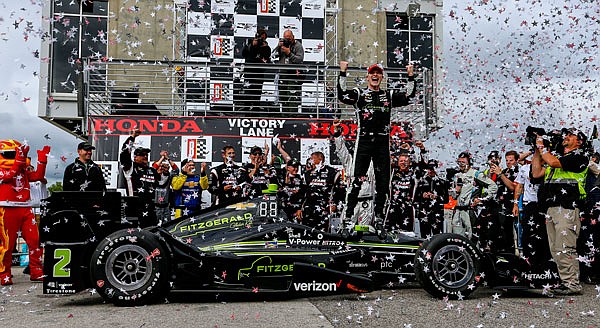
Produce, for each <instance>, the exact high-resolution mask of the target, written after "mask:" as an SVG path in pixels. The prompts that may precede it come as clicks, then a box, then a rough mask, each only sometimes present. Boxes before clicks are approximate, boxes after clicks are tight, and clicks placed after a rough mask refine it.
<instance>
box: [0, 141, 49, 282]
mask: <svg viewBox="0 0 600 328" xmlns="http://www.w3.org/2000/svg"><path fill="white" fill-rule="evenodd" d="M28 152H29V146H27V145H21V143H19V142H18V141H15V140H2V141H0V283H1V284H2V285H12V274H11V271H10V267H11V263H12V251H13V249H14V248H15V243H16V241H17V232H18V231H19V230H20V231H21V235H22V237H23V238H24V239H25V242H26V243H27V248H28V249H29V268H30V279H31V280H32V281H42V280H43V276H44V274H43V272H42V248H41V247H40V237H39V231H38V227H37V224H36V222H35V216H34V215H33V211H32V209H31V206H30V204H29V200H30V197H29V182H30V181H40V180H42V179H44V176H45V175H46V163H47V162H48V153H49V152H50V147H49V146H45V147H44V149H42V150H38V151H37V153H38V165H37V169H36V170H35V171H28V170H27V169H26V168H27V166H28V159H27V153H28Z"/></svg>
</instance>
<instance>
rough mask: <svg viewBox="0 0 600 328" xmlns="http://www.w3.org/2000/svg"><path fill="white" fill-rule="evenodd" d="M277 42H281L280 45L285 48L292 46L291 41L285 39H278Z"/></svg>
mask: <svg viewBox="0 0 600 328" xmlns="http://www.w3.org/2000/svg"><path fill="white" fill-rule="evenodd" d="M279 42H281V45H282V46H284V47H286V48H289V47H290V46H291V45H292V40H290V39H286V38H281V39H279Z"/></svg>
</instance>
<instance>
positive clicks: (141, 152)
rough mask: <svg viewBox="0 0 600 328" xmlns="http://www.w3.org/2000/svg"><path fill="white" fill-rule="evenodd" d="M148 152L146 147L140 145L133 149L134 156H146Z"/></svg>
mask: <svg viewBox="0 0 600 328" xmlns="http://www.w3.org/2000/svg"><path fill="white" fill-rule="evenodd" d="M148 154H150V149H148V148H141V147H140V148H136V149H135V150H134V151H133V155H135V156H146V155H148Z"/></svg>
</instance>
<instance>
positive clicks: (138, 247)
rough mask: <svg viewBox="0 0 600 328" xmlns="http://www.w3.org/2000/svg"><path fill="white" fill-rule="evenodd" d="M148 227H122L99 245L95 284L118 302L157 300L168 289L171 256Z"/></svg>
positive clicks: (92, 266) (92, 271) (130, 303)
mask: <svg viewBox="0 0 600 328" xmlns="http://www.w3.org/2000/svg"><path fill="white" fill-rule="evenodd" d="M164 249H165V248H164V247H163V246H162V245H161V243H160V242H159V240H158V237H157V236H156V235H154V234H152V233H151V232H148V231H145V230H137V229H136V230H133V229H129V230H119V231H116V232H114V233H112V234H111V235H109V236H108V237H106V238H104V239H103V240H102V241H101V242H100V243H99V244H98V246H97V247H96V249H95V251H94V253H93V255H92V258H91V263H90V276H91V280H92V283H93V284H94V288H95V289H96V291H97V292H98V294H100V295H101V296H102V297H103V298H104V299H105V300H106V301H108V302H111V303H113V304H115V305H118V306H137V305H144V304H150V303H155V302H156V301H158V300H161V299H162V298H164V296H165V295H166V293H167V292H168V290H169V289H168V286H169V282H168V268H169V263H168V262H169V256H168V255H167V253H165V251H164Z"/></svg>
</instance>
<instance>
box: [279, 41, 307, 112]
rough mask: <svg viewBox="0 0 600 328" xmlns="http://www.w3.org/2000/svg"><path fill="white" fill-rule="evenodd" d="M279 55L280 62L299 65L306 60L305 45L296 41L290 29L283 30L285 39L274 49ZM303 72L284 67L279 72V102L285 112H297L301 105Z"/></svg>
mask: <svg viewBox="0 0 600 328" xmlns="http://www.w3.org/2000/svg"><path fill="white" fill-rule="evenodd" d="M273 52H274V53H275V54H277V55H278V56H279V59H278V60H277V62H278V63H279V64H292V65H299V64H302V63H303V62H304V47H302V43H300V42H298V41H296V39H295V37H294V33H292V31H290V30H286V31H285V32H283V39H280V40H279V45H278V46H277V47H276V48H275V49H274V50H273ZM302 77H303V74H302V73H301V72H300V70H299V69H297V68H291V69H282V70H281V72H280V73H279V102H280V103H281V104H282V106H283V111H284V112H297V111H298V106H300V97H301V93H302V87H301V84H302Z"/></svg>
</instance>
